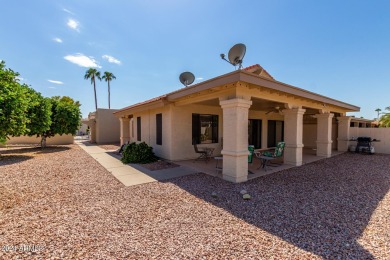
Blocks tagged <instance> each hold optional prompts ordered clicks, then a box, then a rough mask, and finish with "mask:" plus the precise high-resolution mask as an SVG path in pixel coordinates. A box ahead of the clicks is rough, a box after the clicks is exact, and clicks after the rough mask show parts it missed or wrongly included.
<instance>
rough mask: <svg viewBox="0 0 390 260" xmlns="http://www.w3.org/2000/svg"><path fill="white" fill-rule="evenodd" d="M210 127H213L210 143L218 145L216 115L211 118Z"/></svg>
mask: <svg viewBox="0 0 390 260" xmlns="http://www.w3.org/2000/svg"><path fill="white" fill-rule="evenodd" d="M212 126H213V130H212V131H213V132H212V137H211V138H212V141H213V143H218V115H213V116H212Z"/></svg>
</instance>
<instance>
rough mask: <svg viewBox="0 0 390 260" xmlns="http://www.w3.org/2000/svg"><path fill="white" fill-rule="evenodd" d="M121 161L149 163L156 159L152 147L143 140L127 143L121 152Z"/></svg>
mask: <svg viewBox="0 0 390 260" xmlns="http://www.w3.org/2000/svg"><path fill="white" fill-rule="evenodd" d="M121 161H122V162H123V163H150V162H155V161H157V157H156V156H155V155H154V153H153V148H152V147H150V146H148V145H147V144H146V143H145V142H142V143H139V144H136V143H131V144H128V145H127V146H126V147H125V149H124V151H123V154H122V158H121Z"/></svg>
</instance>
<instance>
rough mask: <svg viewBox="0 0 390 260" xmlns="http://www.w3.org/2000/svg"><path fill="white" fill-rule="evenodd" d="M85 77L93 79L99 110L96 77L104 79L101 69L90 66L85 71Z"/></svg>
mask: <svg viewBox="0 0 390 260" xmlns="http://www.w3.org/2000/svg"><path fill="white" fill-rule="evenodd" d="M84 79H91V84H93V91H94V94H95V108H96V110H97V98H96V79H98V80H102V79H101V77H100V71H98V70H97V69H94V68H89V69H88V70H87V72H85V75H84Z"/></svg>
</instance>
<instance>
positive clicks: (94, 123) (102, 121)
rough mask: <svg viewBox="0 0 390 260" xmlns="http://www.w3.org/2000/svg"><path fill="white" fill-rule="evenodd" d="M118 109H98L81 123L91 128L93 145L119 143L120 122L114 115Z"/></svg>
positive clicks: (90, 138)
mask: <svg viewBox="0 0 390 260" xmlns="http://www.w3.org/2000/svg"><path fill="white" fill-rule="evenodd" d="M115 111H117V110H116V109H106V108H98V109H97V110H96V111H95V112H91V113H89V114H88V118H87V119H83V120H82V121H81V122H82V123H83V124H86V125H88V126H89V130H90V137H89V140H90V142H91V143H97V144H108V143H119V121H118V119H117V118H116V117H115V116H114V115H113V112H115Z"/></svg>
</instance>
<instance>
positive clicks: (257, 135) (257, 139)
mask: <svg viewBox="0 0 390 260" xmlns="http://www.w3.org/2000/svg"><path fill="white" fill-rule="evenodd" d="M248 144H249V145H254V146H255V149H259V148H261V120H260V119H249V120H248Z"/></svg>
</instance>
